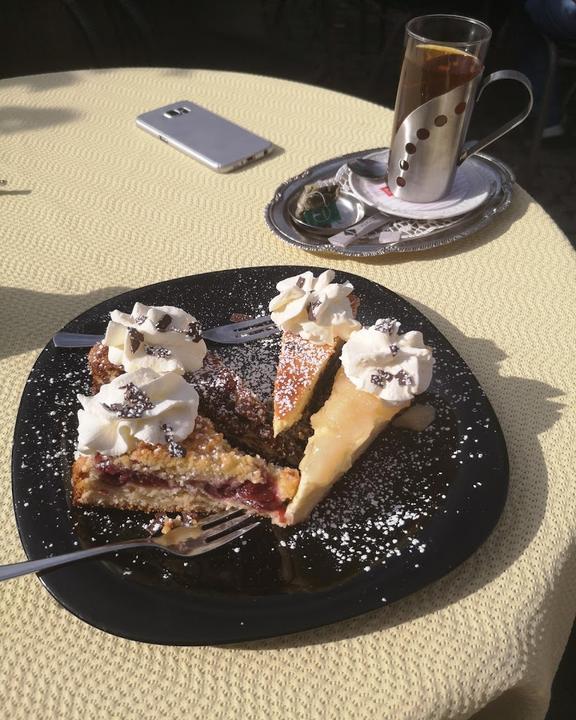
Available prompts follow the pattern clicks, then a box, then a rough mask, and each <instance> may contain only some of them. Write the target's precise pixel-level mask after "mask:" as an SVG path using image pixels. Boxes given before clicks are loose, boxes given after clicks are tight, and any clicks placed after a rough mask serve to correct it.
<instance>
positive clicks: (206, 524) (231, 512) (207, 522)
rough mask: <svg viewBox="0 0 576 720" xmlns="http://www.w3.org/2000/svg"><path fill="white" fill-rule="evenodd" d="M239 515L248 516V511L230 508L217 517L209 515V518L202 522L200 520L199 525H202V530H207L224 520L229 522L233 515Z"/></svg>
mask: <svg viewBox="0 0 576 720" xmlns="http://www.w3.org/2000/svg"><path fill="white" fill-rule="evenodd" d="M238 513H242V514H243V515H246V510H242V509H241V508H232V509H230V508H228V510H224V512H221V513H218V514H217V515H209V516H208V517H205V518H202V520H200V522H199V523H198V524H199V525H200V527H201V528H202V530H205V529H206V528H211V527H212V525H214V523H218V522H221V521H222V520H227V519H228V518H231V517H232V516H233V515H238Z"/></svg>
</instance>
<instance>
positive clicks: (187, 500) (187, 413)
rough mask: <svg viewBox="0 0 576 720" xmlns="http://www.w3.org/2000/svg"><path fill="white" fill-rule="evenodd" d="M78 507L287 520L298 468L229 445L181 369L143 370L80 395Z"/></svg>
mask: <svg viewBox="0 0 576 720" xmlns="http://www.w3.org/2000/svg"><path fill="white" fill-rule="evenodd" d="M79 400H80V403H81V405H82V410H80V411H79V413H78V420H79V432H78V436H79V439H78V457H77V459H76V461H75V462H74V466H73V469H72V488H73V492H72V496H73V502H74V503H75V504H76V505H95V506H100V507H106V508H120V509H125V510H128V509H129V510H143V511H146V512H160V513H164V512H186V513H195V514H201V515H205V514H210V513H213V512H216V511H221V510H224V509H227V508H243V509H246V510H248V511H250V512H253V513H256V514H258V515H263V516H267V517H270V518H271V519H272V521H273V522H275V523H278V524H284V523H285V510H286V506H287V504H288V502H289V501H290V500H291V499H292V497H294V494H295V493H296V490H297V487H298V482H299V473H298V471H297V470H294V469H293V468H286V467H281V466H278V465H274V464H271V463H267V462H266V461H265V460H264V459H263V458H261V457H259V456H257V455H249V454H247V453H244V452H242V451H240V450H237V449H235V448H233V447H231V446H230V445H229V444H228V443H227V442H226V440H224V438H223V436H222V434H221V433H219V432H217V431H216V429H215V428H214V425H213V424H212V422H211V421H210V420H209V419H208V418H205V417H202V416H201V415H198V414H197V408H198V394H197V392H196V390H195V389H194V388H193V387H192V386H191V385H190V384H189V383H187V382H186V381H185V380H184V379H183V378H182V377H181V376H180V375H177V374H176V373H173V372H171V373H164V374H158V373H156V372H155V371H154V370H151V369H149V368H141V369H139V370H137V371H135V372H132V373H126V374H124V375H121V376H119V377H117V378H115V379H114V380H112V381H111V382H110V383H108V384H105V385H102V386H101V388H100V391H99V392H98V393H97V394H96V395H93V396H90V397H85V396H79Z"/></svg>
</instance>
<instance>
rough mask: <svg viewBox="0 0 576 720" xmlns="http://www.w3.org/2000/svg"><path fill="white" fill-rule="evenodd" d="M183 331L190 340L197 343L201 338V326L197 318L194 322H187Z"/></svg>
mask: <svg viewBox="0 0 576 720" xmlns="http://www.w3.org/2000/svg"><path fill="white" fill-rule="evenodd" d="M185 332H186V335H187V336H188V337H189V338H190V340H192V342H195V343H197V342H200V340H202V327H201V326H200V323H199V322H198V321H197V320H196V321H195V322H191V323H188V329H187V330H186V331H185Z"/></svg>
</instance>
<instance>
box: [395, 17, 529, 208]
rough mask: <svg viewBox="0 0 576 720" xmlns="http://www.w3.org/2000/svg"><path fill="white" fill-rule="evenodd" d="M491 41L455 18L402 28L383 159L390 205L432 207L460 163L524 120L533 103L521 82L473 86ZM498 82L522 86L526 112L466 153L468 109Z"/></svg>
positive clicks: (475, 23) (479, 27)
mask: <svg viewBox="0 0 576 720" xmlns="http://www.w3.org/2000/svg"><path fill="white" fill-rule="evenodd" d="M491 35H492V31H491V30H490V28H489V27H488V25H485V24H484V23H482V22H480V21H479V20H474V19H472V18H467V17H461V16H460V15H425V16H422V17H417V18H414V19H412V20H410V22H408V24H407V25H406V50H405V53H404V63H403V65H402V71H401V74H400V82H399V84H398V93H397V95H396V106H395V113H394V126H393V130H392V138H391V142H390V154H389V157H388V186H389V187H390V190H391V191H392V193H393V194H394V195H395V196H396V197H398V198H401V199H402V200H407V201H409V202H433V201H434V200H439V199H440V198H442V197H443V196H444V195H445V194H446V193H447V192H448V191H449V190H450V188H451V186H452V182H453V180H454V175H455V173H456V170H457V168H458V166H459V165H460V164H461V163H463V162H464V160H466V158H468V157H470V155H472V154H473V153H476V152H478V151H479V150H482V149H483V148H485V147H486V146H487V145H489V144H490V143H492V142H494V140H496V139H498V138H499V137H501V136H502V135H504V134H505V133H507V132H509V131H510V130H512V128H514V127H516V126H517V125H519V124H520V123H521V122H522V121H523V120H525V119H526V118H527V117H528V115H529V113H530V110H531V109H532V102H533V99H532V86H531V84H530V81H529V80H528V78H527V77H526V76H525V75H523V74H522V73H519V72H517V71H515V70H499V71H498V72H495V73H492V74H491V75H489V76H488V77H487V78H486V79H485V80H484V82H483V83H482V84H481V85H480V80H481V78H482V73H483V71H484V57H485V56H486V51H487V50H488V44H489V42H490V37H491ZM497 80H515V81H516V82H520V83H522V84H523V85H524V86H525V88H526V89H527V91H528V95H529V99H528V103H527V105H526V108H525V109H524V110H523V111H522V112H521V113H519V114H518V115H517V116H516V117H514V118H512V120H509V121H508V122H507V123H505V124H504V125H502V126H501V127H499V128H498V129H496V130H494V131H493V132H492V133H490V134H489V135H487V136H486V137H485V138H483V139H482V140H479V141H477V142H474V143H472V144H471V145H469V146H465V138H466V131H467V130H468V125H469V123H470V117H471V115H472V110H473V108H474V103H475V102H476V101H477V100H478V99H479V97H480V95H481V94H482V92H483V91H484V88H486V86H487V85H489V84H490V83H493V82H495V81H497ZM479 85H480V87H479V89H478V86H479Z"/></svg>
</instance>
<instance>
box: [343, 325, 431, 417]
mask: <svg viewBox="0 0 576 720" xmlns="http://www.w3.org/2000/svg"><path fill="white" fill-rule="evenodd" d="M399 330H400V323H399V322H398V320H395V319H393V318H384V319H381V320H377V321H376V323H374V325H372V326H371V327H367V328H363V329H362V330H358V332H355V333H354V334H353V335H352V337H351V338H350V340H348V342H347V343H346V344H345V345H344V347H343V348H342V356H341V360H342V367H343V368H344V372H345V373H346V376H347V378H348V379H349V380H350V382H352V383H353V384H354V385H355V386H356V387H357V388H358V389H359V390H364V391H366V392H369V393H372V395H376V396H377V397H379V398H380V399H381V400H384V401H385V402H386V403H389V404H390V405H400V404H402V403H405V402H407V401H409V400H412V398H413V397H414V396H415V395H419V394H420V393H423V392H424V391H425V390H426V389H427V388H428V386H429V385H430V381H431V379H432V366H433V365H434V358H433V357H432V349H431V348H429V347H428V346H426V345H424V340H423V337H422V333H421V332H419V331H417V330H411V331H410V332H407V333H404V334H403V335H400V334H399Z"/></svg>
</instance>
